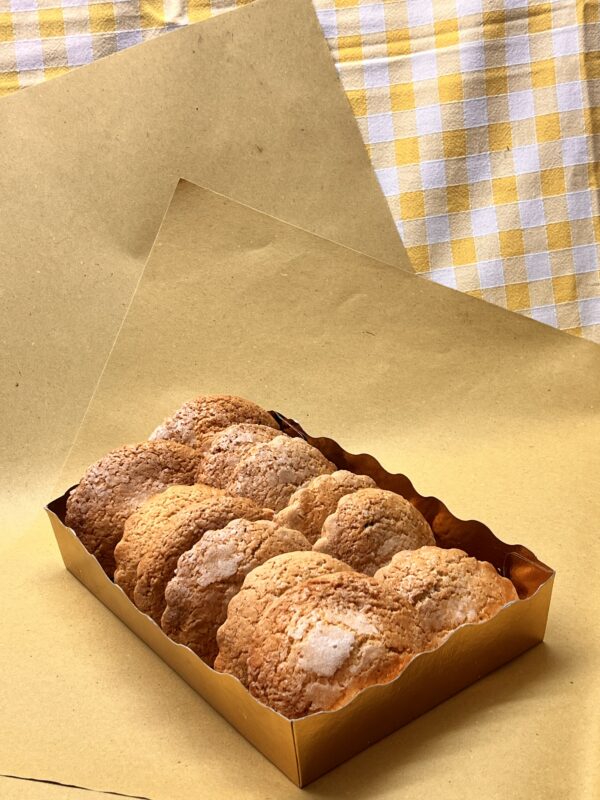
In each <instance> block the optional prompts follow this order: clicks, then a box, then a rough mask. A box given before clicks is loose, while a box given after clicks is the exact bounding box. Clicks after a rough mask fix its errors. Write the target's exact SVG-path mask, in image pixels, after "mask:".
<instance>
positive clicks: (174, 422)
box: [149, 394, 279, 447]
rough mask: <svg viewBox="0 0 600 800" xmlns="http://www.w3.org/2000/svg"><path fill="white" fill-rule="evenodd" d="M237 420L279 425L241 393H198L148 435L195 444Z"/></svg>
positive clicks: (152, 437)
mask: <svg viewBox="0 0 600 800" xmlns="http://www.w3.org/2000/svg"><path fill="white" fill-rule="evenodd" d="M238 422H251V423H252V424H253V425H267V426H268V427H270V428H279V426H278V425H277V423H276V422H275V420H274V419H273V417H272V416H271V415H270V414H269V412H268V411H265V410H264V408H261V407H260V406H258V405H256V403H253V402H252V401H251V400H245V399H244V398H243V397H233V396H231V395H228V394H213V395H201V396H200V397H196V398H194V400H188V402H187V403H184V404H183V405H182V406H181V407H180V408H178V409H177V411H176V412H175V413H174V414H173V415H172V416H170V417H167V419H165V420H164V422H162V423H161V424H160V425H159V426H158V428H156V430H155V431H153V433H151V434H150V436H149V438H150V439H151V440H154V439H174V440H175V441H176V442H182V443H183V444H187V445H190V446H191V447H197V446H198V444H199V442H200V439H201V437H202V436H204V434H206V433H211V432H212V431H217V430H221V429H222V428H227V427H229V425H234V424H235V423H238Z"/></svg>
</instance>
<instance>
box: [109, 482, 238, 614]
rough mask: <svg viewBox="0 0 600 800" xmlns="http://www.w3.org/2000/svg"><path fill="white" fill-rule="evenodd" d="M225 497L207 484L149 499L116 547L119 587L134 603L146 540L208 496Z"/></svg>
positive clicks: (171, 489) (171, 490) (128, 522)
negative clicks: (180, 512)
mask: <svg viewBox="0 0 600 800" xmlns="http://www.w3.org/2000/svg"><path fill="white" fill-rule="evenodd" d="M218 494H224V492H223V490H222V489H215V488H214V487H212V486H205V485H204V484H198V483H195V484H192V485H191V486H178V485H176V486H169V487H168V488H167V489H165V490H164V491H163V492H160V494H155V495H152V497H149V498H148V499H147V500H146V501H145V502H144V503H143V504H142V505H141V506H140V507H139V508H138V510H137V511H135V512H134V513H133V514H132V515H131V516H130V517H128V519H127V520H126V522H125V527H124V529H123V536H122V537H121V540H120V541H119V542H118V543H117V546H116V547H115V578H114V580H115V583H117V584H118V585H119V586H120V587H121V589H123V591H124V592H125V594H126V595H127V596H128V597H129V598H130V599H131V600H133V590H134V589H135V584H136V581H137V567H138V564H139V563H140V560H141V558H142V556H143V555H144V552H145V539H146V538H147V537H149V538H152V537H153V536H155V535H156V532H157V531H160V530H161V529H165V528H166V527H167V526H168V525H169V524H170V523H171V522H172V521H173V517H174V516H175V515H176V514H177V513H178V512H179V511H181V510H182V509H184V508H186V507H189V506H191V505H192V504H193V503H196V502H198V501H201V500H204V499H205V498H206V497H207V496H208V495H213V496H214V495H218Z"/></svg>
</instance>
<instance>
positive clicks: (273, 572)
mask: <svg viewBox="0 0 600 800" xmlns="http://www.w3.org/2000/svg"><path fill="white" fill-rule="evenodd" d="M351 571H352V569H351V568H350V567H349V566H348V565H347V564H343V563H342V562H341V561H338V560H337V559H335V558H331V556H328V555H325V553H315V552H313V551H311V550H309V551H308V552H297V553H284V554H283V555H280V556H276V557H275V558H271V559H269V560H268V561H266V562H265V563H264V564H262V565H261V566H259V567H256V568H255V569H253V570H252V571H251V572H249V573H248V575H246V577H245V579H244V583H243V584H242V587H241V589H240V591H239V592H238V593H237V594H236V595H235V597H234V598H233V599H232V600H231V601H230V603H229V606H228V608H227V619H226V620H225V621H224V622H223V624H222V625H221V627H220V628H219V630H218V631H217V644H218V646H219V655H218V656H217V658H216V660H215V664H214V666H215V669H217V670H219V671H220V672H229V673H231V674H232V675H235V676H236V678H239V680H240V681H241V682H242V683H243V684H244V686H247V685H248V670H247V667H246V662H247V660H248V654H249V652H250V648H251V647H252V644H253V642H254V641H255V640H256V625H257V624H258V622H259V620H260V619H261V617H262V616H263V614H264V611H265V609H266V608H267V606H268V605H269V603H271V602H272V601H273V600H275V599H276V598H277V597H280V596H281V595H282V594H283V593H284V592H285V591H287V589H290V588H291V587H292V586H296V585H297V584H298V583H303V582H304V581H307V580H309V579H310V578H316V577H317V576H318V575H328V574H332V573H334V572H351Z"/></svg>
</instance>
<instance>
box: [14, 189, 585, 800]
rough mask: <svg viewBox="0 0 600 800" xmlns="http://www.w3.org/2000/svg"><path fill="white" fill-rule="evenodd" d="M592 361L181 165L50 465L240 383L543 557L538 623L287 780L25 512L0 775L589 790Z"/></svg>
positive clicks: (501, 794) (366, 788)
mask: <svg viewBox="0 0 600 800" xmlns="http://www.w3.org/2000/svg"><path fill="white" fill-rule="evenodd" d="M292 267H293V269H292ZM217 275H218V280H217V279H215V276H217ZM209 276H212V278H213V280H210V281H209V280H208V277H209ZM192 289H193V291H192ZM159 298H160V302H158V301H159ZM384 301H385V302H384ZM392 308H394V312H393V313H392V311H391V309H392ZM399 308H400V309H402V313H401V314H400V315H399V314H398V313H397V310H398V309H399ZM599 365H600V352H599V351H598V348H597V347H595V346H594V345H592V344H590V343H586V342H583V341H580V340H577V339H575V338H573V337H566V336H564V335H562V334H560V333H558V332H556V331H553V330H551V329H549V328H547V327H544V326H541V325H538V324H537V323H534V322H532V321H530V320H527V319H524V318H520V317H517V316H516V315H513V314H509V313H507V312H504V311H502V310H500V309H497V308H495V307H492V306H490V305H488V304H485V303H481V302H479V301H477V300H474V299H472V298H469V297H466V296H464V295H460V294H458V293H455V292H452V291H449V290H445V289H443V288H441V287H437V286H434V285H430V284H427V283H425V282H424V281H420V280H419V279H418V278H416V277H414V276H410V275H405V274H403V273H401V272H400V271H398V270H394V269H392V268H388V267H385V266H382V265H379V264H377V263H375V262H373V261H370V260H368V259H365V258H364V257H361V256H358V255H357V254H353V253H351V252H349V251H346V250H344V249H342V248H339V247H338V246H335V245H332V244H329V243H326V242H324V241H323V240H320V239H315V238H314V237H311V236H309V235H308V234H305V233H302V232H299V231H297V230H295V229H293V228H290V227H288V226H285V225H282V224H281V223H278V222H276V221H274V220H272V219H269V218H268V217H266V216H264V215H261V214H257V213H256V212H253V211H251V210H249V209H246V208H243V207H240V206H239V205H236V204H233V203H230V202H228V201H226V200H224V199H223V198H220V197H215V196H214V195H211V194H210V193H207V192H205V191H203V190H200V189H197V188H194V187H191V186H189V185H185V184H183V185H182V186H181V187H180V190H179V191H178V194H177V197H176V199H175V203H174V205H173V207H172V209H171V212H170V214H169V216H168V218H167V220H166V223H165V226H164V227H163V229H162V231H161V234H160V237H159V241H158V243H157V246H156V249H155V251H154V253H153V256H152V258H151V260H150V262H149V265H148V267H147V270H146V273H145V276H144V279H143V281H142V283H141V285H140V288H139V291H138V293H137V296H136V298H135V301H134V303H133V305H132V308H131V312H130V315H129V317H128V319H127V320H126V323H125V325H124V327H123V330H122V332H121V336H120V338H119V341H118V342H117V345H116V347H115V349H114V351H113V354H112V357H111V360H110V363H109V365H108V367H107V369H106V372H105V374H104V376H103V379H102V382H101V384H100V386H99V388H98V391H97V393H96V396H95V399H94V400H93V402H92V404H91V407H90V412H89V414H88V416H87V419H86V420H85V422H84V425H83V428H82V431H81V437H80V439H79V442H78V444H77V447H76V448H75V450H74V451H73V453H72V457H71V460H70V463H69V467H68V470H67V472H66V473H65V475H64V476H63V482H67V481H68V480H70V479H72V478H76V477H77V476H78V475H79V473H80V470H81V469H82V468H83V466H84V465H85V464H86V463H88V461H89V460H90V459H92V458H94V457H96V456H97V455H99V454H100V453H102V452H104V451H105V450H106V449H107V448H109V447H111V446H113V445H115V444H118V443H120V442H122V441H123V440H131V439H135V438H137V437H140V436H142V435H144V434H145V433H146V432H147V431H149V430H150V429H151V428H152V426H153V424H154V422H155V421H156V420H157V419H159V418H160V417H161V416H162V414H163V413H164V412H165V411H166V410H168V409H170V408H172V407H174V406H175V405H177V403H179V402H180V401H181V400H182V399H184V398H186V397H189V396H190V395H192V394H194V393H195V392H201V391H202V392H204V391H231V392H240V393H243V394H246V395H248V396H250V397H253V398H254V399H256V400H258V401H259V402H263V403H265V404H267V405H269V406H272V407H275V408H278V409H279V410H281V411H283V412H285V413H287V414H290V415H294V416H296V417H297V418H298V419H299V420H300V421H301V422H302V423H303V424H304V425H305V426H306V428H307V429H308V431H309V432H311V433H318V434H328V435H331V436H333V437H334V438H336V439H337V440H338V441H340V443H341V444H342V445H343V446H344V447H346V448H348V449H350V450H355V451H356V450H367V451H369V452H371V453H373V454H374V455H375V456H377V457H378V458H379V459H380V460H381V462H382V463H383V464H384V465H385V466H386V467H387V468H388V469H392V470H398V471H403V472H405V473H406V474H408V475H409V476H410V477H411V479H412V480H413V482H414V483H415V484H416V486H417V488H418V490H419V491H420V492H422V493H428V492H430V493H432V494H435V495H436V496H438V497H440V498H442V499H443V500H444V501H445V502H446V503H447V504H448V505H449V506H450V508H451V509H452V511H453V512H454V513H455V514H457V515H459V516H462V517H474V518H477V519H481V520H482V521H484V522H486V523H487V524H489V525H490V527H491V528H492V530H494V532H495V533H496V534H497V535H498V536H500V538H502V539H504V540H505V541H518V542H522V543H524V544H525V545H527V546H528V547H530V548H531V549H532V550H533V551H534V552H535V553H536V554H537V555H538V556H539V557H541V558H542V559H543V560H545V561H546V562H547V563H549V564H550V565H551V566H553V567H555V568H556V569H557V581H556V586H555V595H554V600H553V605H552V607H551V613H550V624H549V629H548V634H547V641H546V643H545V644H544V645H541V646H539V647H537V648H535V649H534V650H533V651H532V652H530V653H528V654H527V655H525V656H524V657H522V658H520V659H518V660H516V661H514V662H513V663H511V664H510V665H508V666H507V667H505V668H504V669H502V670H500V671H498V672H496V673H494V674H493V675H491V676H489V677H488V678H486V679H485V680H483V681H481V682H479V683H478V684H476V685H474V686H472V687H470V688H469V689H468V690H466V691H465V692H463V693H461V695H460V696H458V697H456V698H454V699H452V700H450V701H449V702H447V703H445V704H444V705H443V706H441V707H439V708H437V709H435V710H434V711H432V712H431V713H429V714H427V715H426V716H424V717H422V718H421V719H419V720H417V721H416V722H415V723H413V724H411V725H410V726H408V727H407V728H406V729H404V730H402V731H400V732H398V733H396V734H394V735H393V736H391V737H389V738H388V739H386V740H385V741H384V742H382V743H380V744H378V745H376V746H374V747H372V748H371V749H369V750H368V751H365V752H364V753H362V754H361V755H359V756H358V757H356V758H355V759H353V760H352V761H351V762H348V763H347V764H345V765H343V766H342V767H340V768H338V769H337V770H335V771H334V772H332V773H330V774H329V775H327V776H324V777H323V778H322V779H320V780H319V781H317V782H315V783H314V784H312V785H311V786H309V787H308V789H306V790H304V793H303V794H302V795H301V793H300V790H295V789H294V787H293V786H292V785H291V784H289V782H287V781H286V779H285V778H283V777H282V776H281V775H280V774H279V773H278V772H277V771H276V770H275V768H273V767H271V766H270V765H269V764H268V762H266V761H265V760H264V759H263V758H262V757H261V756H260V755H259V754H258V753H257V752H255V751H254V750H253V749H252V748H251V747H250V746H249V745H248V744H247V743H246V742H245V741H244V740H242V739H241V738H240V737H239V736H238V734H236V733H235V731H233V730H231V729H230V728H229V727H228V726H227V725H226V723H224V722H223V721H222V720H220V719H219V718H218V717H217V716H216V715H215V714H214V712H212V711H211V710H210V709H208V708H207V707H206V705H205V704H204V703H203V701H202V700H201V699H199V698H198V697H196V696H195V695H194V694H193V692H192V691H191V690H190V689H189V688H188V687H187V686H185V685H184V684H183V683H182V682H181V681H180V680H179V679H178V678H177V676H175V675H174V674H172V673H171V672H170V671H169V670H168V669H167V668H166V667H165V666H164V665H163V664H162V663H161V662H160V661H159V660H158V659H157V658H156V657H155V656H154V655H153V654H152V653H151V652H150V651H149V650H148V649H147V648H146V647H145V646H143V645H142V644H141V643H140V642H139V641H137V640H136V639H135V637H134V636H133V635H132V634H131V633H129V632H128V631H127V630H126V629H125V628H124V627H123V626H122V625H121V624H120V623H119V622H118V621H117V620H116V619H114V618H113V617H111V615H110V614H109V613H108V612H107V611H106V610H105V609H104V608H102V607H101V606H100V605H99V604H98V603H97V601H96V600H95V599H94V598H93V597H92V596H90V595H89V594H88V593H87V592H86V591H85V590H84V589H83V588H82V587H81V586H79V585H78V584H77V583H76V582H75V581H74V580H73V579H72V578H71V577H70V576H68V575H67V574H66V573H65V572H64V571H63V570H62V565H61V564H60V561H59V557H58V554H57V552H56V549H55V546H54V544H53V543H52V542H51V541H50V529H49V525H48V524H47V523H46V524H44V523H43V522H40V526H39V528H38V529H36V531H34V532H32V534H31V536H30V538H29V540H24V541H22V542H21V543H20V544H19V545H17V546H16V549H15V551H14V552H13V554H9V556H8V558H7V557H6V554H5V556H4V558H3V559H2V563H3V569H4V570H5V572H6V573H8V574H5V575H3V576H2V578H1V580H2V582H3V584H2V585H4V586H6V587H7V588H8V590H9V593H8V595H7V597H8V598H9V603H8V608H7V619H8V624H7V625H6V626H5V627H4V631H3V634H4V636H7V637H8V639H7V643H8V644H7V648H10V651H11V653H12V654H13V655H12V658H11V660H10V663H9V668H10V673H9V674H8V676H7V677H8V682H7V683H5V684H4V686H3V687H2V688H3V690H4V691H7V686H9V685H10V677H11V675H15V674H16V675H18V676H19V683H18V685H19V686H20V687H21V689H22V691H20V692H19V694H18V696H16V697H15V696H14V693H11V695H10V696H9V697H4V698H2V703H3V707H5V708H8V709H9V710H10V712H9V731H10V739H9V742H10V748H9V749H6V750H5V751H4V752H3V753H2V755H1V758H2V763H1V764H0V772H5V773H6V772H8V771H11V772H12V773H13V774H25V773H26V772H27V774H30V775H37V776H44V777H47V778H48V777H51V778H54V779H63V780H65V778H66V777H68V778H69V780H70V782H73V783H78V784H80V785H84V786H91V787H93V788H98V787H100V788H103V787H110V788H111V789H113V790H116V791H123V792H127V793H130V794H142V795H146V796H148V797H150V798H152V800H162V799H163V798H164V799H165V800H167V799H168V798H172V797H181V796H185V797H188V796H190V797H191V796H194V795H195V793H197V792H198V787H199V786H201V787H202V795H203V796H207V797H231V796H241V797H248V798H264V797H265V796H268V797H273V798H284V797H285V798H288V797H295V796H296V795H297V796H298V797H301V796H304V797H314V798H327V797H345V796H352V797H376V798H396V797H398V796H399V795H403V794H407V795H408V794H409V795H410V796H411V798H423V799H425V798H430V797H432V796H435V797H444V798H457V799H458V798H461V800H463V798H471V797H472V798H476V797H477V798H479V797H486V798H505V797H507V796H511V797H514V798H522V799H523V800H530V798H531V797H532V796H541V797H543V796H548V797H561V798H563V797H564V798H569V799H571V798H572V799H573V800H593V799H594V798H595V797H596V796H597V794H598V790H599V788H600V783H599V779H600V775H599V771H598V762H597V753H598V745H599V743H600V735H599V729H598V719H597V713H596V709H597V706H598V702H599V700H600V695H599V686H598V678H597V669H596V665H597V660H598V656H599V649H598V648H599V645H598V637H597V636H596V633H597V619H598V596H597V593H595V592H594V590H593V584H591V583H590V579H589V575H588V570H589V569H590V565H593V564H595V563H596V561H597V559H598V557H599V555H600V553H599V545H598V539H597V536H596V535H595V530H594V525H593V520H595V519H596V518H597V517H598V513H599V511H600V508H599V500H598V494H597V492H596V491H595V486H594V485H592V484H591V483H590V481H589V476H590V475H597V474H598V468H599V463H598V453H597V449H596V448H595V447H593V446H592V443H593V442H595V441H597V440H598V435H599V433H600V431H599V428H600V418H599V415H598V400H599V398H598V391H599V389H598V385H597V380H596V376H597V374H598V369H599ZM7 564H9V565H10V566H7ZM23 619H27V620H28V622H27V626H26V628H25V629H24V626H23V622H22V620H23ZM15 641H19V647H18V648H15V647H14V644H11V643H14V642H15ZM41 664H43V669H42V668H41V667H40V665H41ZM32 697H35V698H36V700H35V706H36V708H35V712H36V718H37V719H41V720H42V721H43V722H42V724H40V725H38V726H32V724H31V718H32V713H33V708H32V699H31V698H32ZM50 720H51V721H52V722H51V723H50ZM89 754H93V758H88V755H89ZM7 765H8V766H7ZM9 768H10V769H9Z"/></svg>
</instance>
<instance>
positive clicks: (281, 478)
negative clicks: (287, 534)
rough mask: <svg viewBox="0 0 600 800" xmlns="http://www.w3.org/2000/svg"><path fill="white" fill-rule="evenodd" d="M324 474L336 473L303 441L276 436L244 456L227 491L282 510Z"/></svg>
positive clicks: (314, 449) (274, 509)
mask: <svg viewBox="0 0 600 800" xmlns="http://www.w3.org/2000/svg"><path fill="white" fill-rule="evenodd" d="M326 472H335V465H334V464H332V463H331V461H328V460H327V459H326V458H325V456H324V455H322V454H321V453H320V452H319V451H318V450H317V449H316V448H315V447H312V446H311V445H310V444H308V442H305V441H304V439H297V438H292V437H291V436H276V437H275V438H274V439H272V440H271V441H270V442H262V443H259V444H255V445H254V446H253V447H252V449H251V450H250V451H249V452H248V453H246V455H245V456H244V457H243V458H242V459H241V461H240V462H239V464H238V465H237V467H236V468H235V469H234V471H233V475H232V477H231V480H230V481H229V482H228V483H227V487H226V488H227V491H228V492H230V493H231V494H237V495H242V496H243V497H251V498H252V499H253V500H255V501H256V502H257V503H260V504H261V505H263V506H267V507H268V508H272V509H273V511H281V509H282V508H284V507H285V506H286V505H287V503H288V501H289V499H290V497H291V496H292V494H293V493H294V492H295V491H296V489H297V488H298V487H299V486H301V485H302V484H303V483H305V482H306V481H308V480H310V478H314V477H316V476H317V475H322V474H323V473H326Z"/></svg>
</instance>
